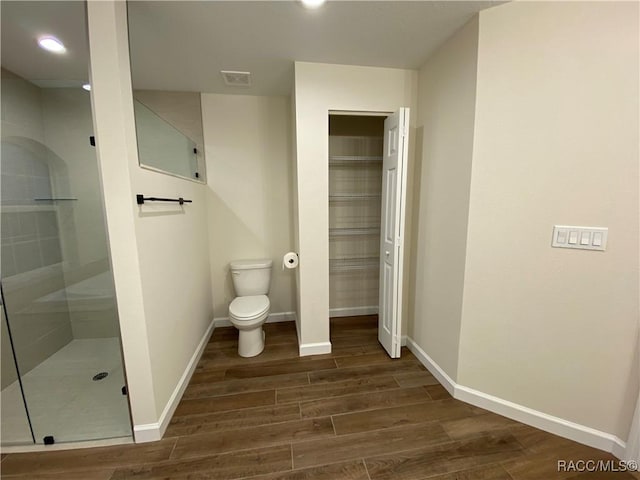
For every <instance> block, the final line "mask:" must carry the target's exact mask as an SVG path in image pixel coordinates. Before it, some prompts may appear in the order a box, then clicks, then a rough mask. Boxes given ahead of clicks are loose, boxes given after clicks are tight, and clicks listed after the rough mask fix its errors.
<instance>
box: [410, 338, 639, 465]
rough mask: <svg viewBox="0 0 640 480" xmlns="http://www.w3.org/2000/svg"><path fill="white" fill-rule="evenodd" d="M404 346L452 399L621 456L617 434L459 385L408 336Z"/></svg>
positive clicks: (620, 445)
mask: <svg viewBox="0 0 640 480" xmlns="http://www.w3.org/2000/svg"><path fill="white" fill-rule="evenodd" d="M407 345H408V347H409V350H411V352H412V353H413V354H414V355H415V356H416V357H417V358H418V360H420V362H421V363H422V364H423V365H424V366H425V367H426V368H427V370H429V371H430V372H431V373H432V374H433V376H434V377H436V378H437V379H438V381H439V382H440V383H441V384H442V386H443V387H444V388H446V389H447V391H448V392H449V393H450V394H451V395H452V396H453V397H454V398H456V399H458V400H461V401H463V402H467V403H470V404H471V405H475V406H476V407H480V408H484V409H485V410H489V411H490V412H493V413H497V414H498V415H502V416H504V417H508V418H511V419H513V420H516V421H518V422H522V423H525V424H527V425H530V426H532V427H535V428H539V429H540V430H544V431H545V432H549V433H553V434H555V435H559V436H561V437H564V438H568V439H570V440H573V441H575V442H578V443H582V444H584V445H588V446H590V447H593V448H598V449H600V450H604V451H607V452H610V453H612V454H613V455H615V456H616V457H618V458H623V457H624V451H625V447H626V444H625V442H623V441H622V440H620V438H618V437H617V436H615V435H612V434H610V433H606V432H602V431H600V430H596V429H594V428H591V427H587V426H585V425H581V424H579V423H575V422H571V421H569V420H565V419H564V418H560V417H555V416H553V415H549V414H546V413H543V412H540V411H538V410H534V409H532V408H529V407H525V406H524V405H519V404H517V403H513V402H510V401H509V400H504V399H502V398H499V397H495V396H493V395H489V394H487V393H484V392H481V391H479V390H475V389H473V388H469V387H465V386H464V385H459V384H457V383H456V382H455V381H454V380H453V379H452V378H451V377H450V376H449V375H447V373H446V372H445V371H444V370H442V368H440V366H439V365H438V364H437V363H436V362H435V361H434V360H433V359H432V358H431V357H429V355H427V353H426V352H425V351H424V350H422V348H420V347H419V346H418V345H417V344H416V343H415V342H414V341H413V339H411V338H408V339H407Z"/></svg>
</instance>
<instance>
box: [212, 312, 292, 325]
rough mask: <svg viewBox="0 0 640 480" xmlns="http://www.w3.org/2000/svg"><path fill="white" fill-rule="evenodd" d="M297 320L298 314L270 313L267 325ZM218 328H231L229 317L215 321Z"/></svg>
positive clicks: (218, 318) (215, 319)
mask: <svg viewBox="0 0 640 480" xmlns="http://www.w3.org/2000/svg"><path fill="white" fill-rule="evenodd" d="M295 319H296V312H278V313H270V314H269V316H268V317H267V321H266V323H278V322H293V321H295ZM213 323H215V325H216V327H230V326H231V321H230V320H229V317H217V318H214V319H213Z"/></svg>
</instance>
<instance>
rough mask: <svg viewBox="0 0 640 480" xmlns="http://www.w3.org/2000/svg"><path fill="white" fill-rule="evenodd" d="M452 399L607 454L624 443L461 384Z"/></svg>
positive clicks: (599, 432) (612, 436)
mask: <svg viewBox="0 0 640 480" xmlns="http://www.w3.org/2000/svg"><path fill="white" fill-rule="evenodd" d="M454 397H455V398H457V399H458V400H462V401H463V402H467V403H470V404H471V405H475V406H476V407H480V408H484V409H485V410H489V411H491V412H493V413H497V414H498V415H502V416H504V417H508V418H511V419H513V420H517V421H518V422H522V423H526V424H527V425H531V426H532V427H536V428H539V429H540V430H544V431H545V432H549V433H553V434H555V435H559V436H561V437H564V438H568V439H570V440H574V441H576V442H579V443H582V444H584V445H589V446H590V447H594V448H598V449H600V450H605V451H607V452H611V453H614V451H616V450H617V448H616V445H618V446H620V445H622V444H623V442H622V440H620V439H619V438H618V437H616V436H615V435H611V434H610V433H605V432H602V431H600V430H596V429H595V428H591V427H587V426H586V425H581V424H579V423H575V422H571V421H569V420H565V419H564V418H560V417H556V416H553V415H549V414H547V413H543V412H540V411H538V410H534V409H532V408H529V407H525V406H524V405H519V404H517V403H513V402H510V401H509V400H504V399H502V398H498V397H494V396H493V395H489V394H487V393H483V392H480V391H478V390H474V389H473V388H469V387H465V386H463V385H456V388H455V395H454Z"/></svg>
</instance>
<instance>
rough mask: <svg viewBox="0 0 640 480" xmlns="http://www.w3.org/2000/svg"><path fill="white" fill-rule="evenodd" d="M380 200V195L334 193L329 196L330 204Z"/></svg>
mask: <svg viewBox="0 0 640 480" xmlns="http://www.w3.org/2000/svg"><path fill="white" fill-rule="evenodd" d="M371 198H380V194H379V193H334V194H330V195H329V201H330V202H341V201H347V202H349V201H357V200H368V199H371Z"/></svg>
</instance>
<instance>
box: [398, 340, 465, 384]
mask: <svg viewBox="0 0 640 480" xmlns="http://www.w3.org/2000/svg"><path fill="white" fill-rule="evenodd" d="M407 347H409V350H411V353H413V354H414V355H415V356H416V358H417V359H418V360H420V363H422V364H423V365H424V366H425V367H426V369H427V370H429V371H430V372H431V374H432V375H433V376H434V377H436V379H437V380H438V382H440V384H441V385H442V386H443V387H444V388H446V389H447V392H449V394H450V395H451V396H452V397H455V387H456V385H457V384H456V382H454V381H453V379H452V378H451V377H450V376H449V375H447V372H445V371H444V370H442V369H441V368H440V365H438V364H437V363H436V362H434V361H433V359H432V358H431V357H430V356H429V355H427V352H425V351H424V350H422V348H420V346H419V345H418V344H417V343H416V342H414V341H413V339H412V338H409V337H407Z"/></svg>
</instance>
